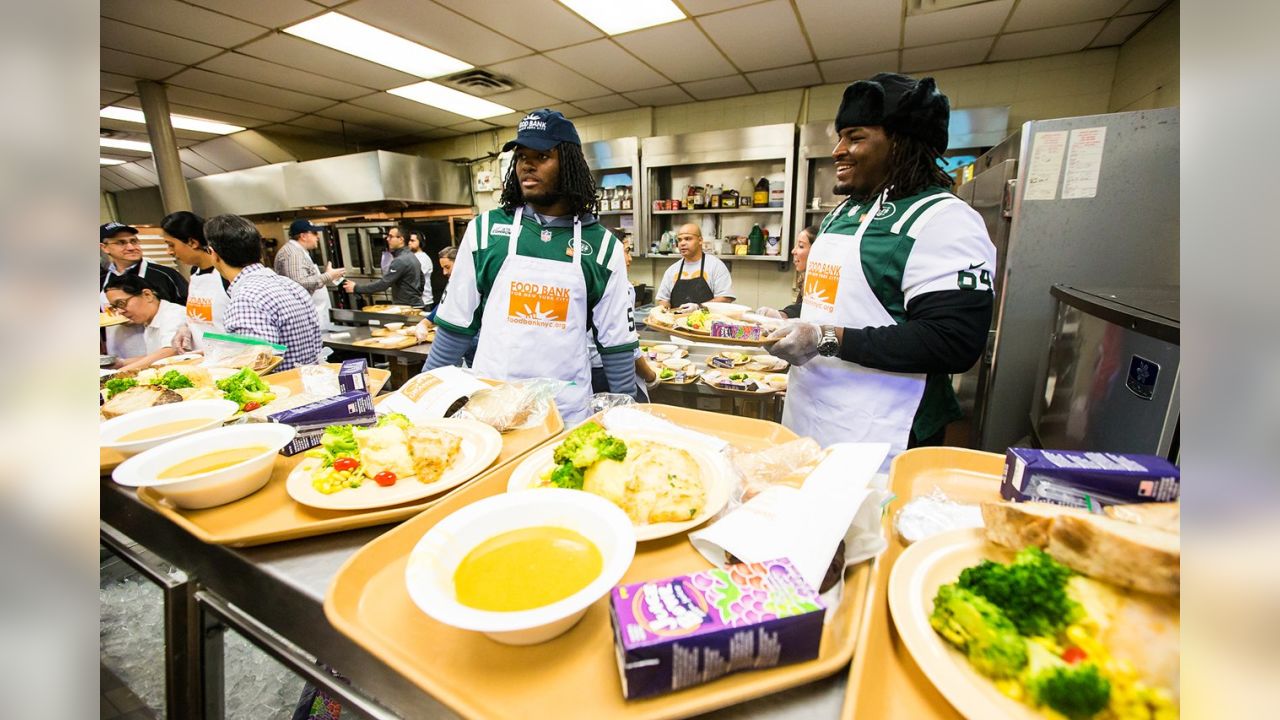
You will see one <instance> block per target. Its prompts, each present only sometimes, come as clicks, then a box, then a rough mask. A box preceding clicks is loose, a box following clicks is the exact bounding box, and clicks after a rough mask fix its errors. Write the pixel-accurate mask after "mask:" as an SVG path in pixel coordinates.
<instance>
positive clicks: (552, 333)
mask: <svg viewBox="0 0 1280 720" xmlns="http://www.w3.org/2000/svg"><path fill="white" fill-rule="evenodd" d="M523 215H524V208H520V209H518V210H516V214H515V218H513V220H512V227H513V228H514V230H515V232H513V233H511V236H510V238H511V239H510V242H509V243H508V245H507V259H506V260H505V261H504V262H503V263H502V269H501V270H499V271H498V276H497V277H496V278H494V282H493V290H492V292H490V293H489V299H488V301H487V302H486V303H485V306H484V314H483V315H482V316H481V320H480V343H479V346H478V347H477V348H476V361H475V363H474V365H473V366H472V368H473V369H474V370H475V371H476V373H477V374H479V375H481V376H483V377H488V378H493V379H495V380H524V379H527V378H538V377H548V378H554V379H556V380H567V381H570V382H572V383H573V384H572V385H569V386H568V387H566V388H565V389H564V390H562V391H560V393H559V394H557V395H556V406H557V407H558V408H559V410H560V415H561V417H563V418H564V422H565V426H566V427H572V426H574V425H577V424H578V423H580V422H582V421H583V420H586V419H587V417H588V416H589V415H590V413H591V361H590V360H589V359H588V357H587V317H586V315H587V282H586V279H585V278H584V277H583V275H582V253H581V251H580V250H581V245H582V222H581V221H579V220H577V219H575V220H574V223H573V262H571V263H565V262H558V261H555V260H544V259H542V258H535V257H526V256H524V255H520V254H518V253H517V251H516V250H517V246H518V245H519V242H520V235H521V232H522V230H523V228H524V226H523V225H522V224H521V221H522V219H523Z"/></svg>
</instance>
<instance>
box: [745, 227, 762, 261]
mask: <svg viewBox="0 0 1280 720" xmlns="http://www.w3.org/2000/svg"><path fill="white" fill-rule="evenodd" d="M747 254H748V255H763V254H764V232H763V231H762V230H761V229H760V226H759V225H758V224H757V225H752V226H751V232H750V233H748V234H747Z"/></svg>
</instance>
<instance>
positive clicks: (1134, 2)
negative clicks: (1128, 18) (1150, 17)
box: [1120, 0, 1169, 15]
mask: <svg viewBox="0 0 1280 720" xmlns="http://www.w3.org/2000/svg"><path fill="white" fill-rule="evenodd" d="M1168 4H1169V0H1130V2H1129V4H1128V5H1125V6H1124V7H1123V8H1121V9H1120V12H1121V13H1122V14H1124V15H1129V14H1132V13H1142V12H1154V11H1156V10H1159V9H1160V8H1162V7H1164V6H1165V5H1168Z"/></svg>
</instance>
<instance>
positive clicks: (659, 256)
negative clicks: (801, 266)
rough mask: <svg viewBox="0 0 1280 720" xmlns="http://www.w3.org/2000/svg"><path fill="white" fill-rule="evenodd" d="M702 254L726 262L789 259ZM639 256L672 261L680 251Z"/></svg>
mask: <svg viewBox="0 0 1280 720" xmlns="http://www.w3.org/2000/svg"><path fill="white" fill-rule="evenodd" d="M703 254H704V255H707V256H708V257H715V258H720V260H721V261H723V262H727V263H730V262H737V261H739V260H742V261H745V262H777V263H785V262H789V261H790V260H791V258H789V257H783V256H782V255H717V254H715V253H703ZM639 257H644V258H648V259H649V260H671V261H673V262H674V261H675V260H678V259H679V258H680V253H671V254H670V255H663V254H661V253H659V254H657V255H654V254H652V253H646V254H645V255H641V256H639Z"/></svg>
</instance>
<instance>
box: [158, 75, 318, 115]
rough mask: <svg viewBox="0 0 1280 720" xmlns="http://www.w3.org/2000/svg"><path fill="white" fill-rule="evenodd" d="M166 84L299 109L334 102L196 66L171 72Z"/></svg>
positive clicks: (311, 109)
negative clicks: (178, 71)
mask: <svg viewBox="0 0 1280 720" xmlns="http://www.w3.org/2000/svg"><path fill="white" fill-rule="evenodd" d="M169 83H170V84H171V85H180V86H182V87H186V88H191V89H194V90H204V91H206V92H212V93H218V94H219V95H226V96H228V97H237V98H244V99H245V100H251V101H254V102H260V103H262V104H264V105H271V106H272V107H278V108H285V109H288V110H297V111H298V112H313V111H315V110H319V109H320V108H322V107H325V106H326V105H332V104H333V101H332V100H330V99H328V98H322V97H316V96H315V95H306V94H303V93H299V92H293V91H292V90H284V89H281V88H277V87H272V86H270V85H263V84H261V83H256V82H253V81H251V80H241V79H240V78H233V77H229V76H227V75H219V74H217V73H211V72H209V71H208V70H200V69H198V68H191V69H188V70H184V71H182V72H180V73H178V74H177V75H174V76H173V77H172V78H170V79H169Z"/></svg>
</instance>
